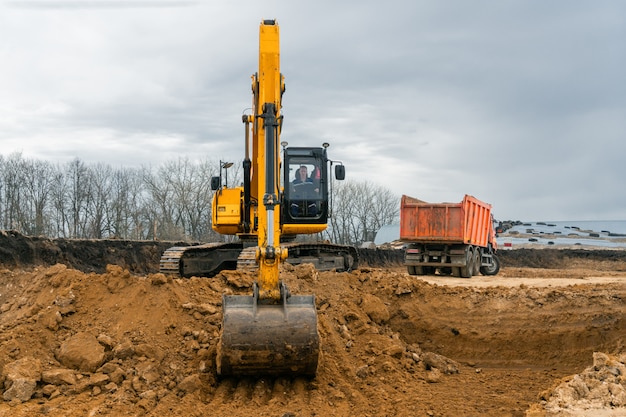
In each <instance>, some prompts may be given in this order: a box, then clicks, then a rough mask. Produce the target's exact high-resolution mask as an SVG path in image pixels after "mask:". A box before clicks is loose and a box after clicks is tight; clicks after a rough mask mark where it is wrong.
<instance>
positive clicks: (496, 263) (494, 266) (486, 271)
mask: <svg viewBox="0 0 626 417" xmlns="http://www.w3.org/2000/svg"><path fill="white" fill-rule="evenodd" d="M480 272H481V273H482V274H483V275H497V274H498V272H500V259H498V257H497V256H496V255H492V256H491V265H489V266H482V267H480Z"/></svg>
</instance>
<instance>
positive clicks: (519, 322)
mask: <svg viewBox="0 0 626 417" xmlns="http://www.w3.org/2000/svg"><path fill="white" fill-rule="evenodd" d="M2 239H4V241H3V242H2V243H3V244H4V243H6V245H5V246H3V249H2V251H0V252H1V253H2V256H3V258H2V260H1V261H2V263H3V264H4V265H5V269H0V396H1V398H0V416H33V415H42V416H44V415H45V416H69V417H75V416H76V417H77V416H86V415H87V416H96V415H112V416H118V415H129V416H140V415H145V416H165V417H169V416H204V415H218V416H221V415H224V416H226V415H228V416H250V415H258V416H291V417H295V416H297V417H304V416H348V415H359V416H459V415H464V416H524V415H528V416H532V417H536V416H543V415H549V416H557V415H558V416H566V415H577V416H578V415H603V414H597V413H600V412H607V413H609V412H610V413H612V414H606V415H623V414H626V408H624V407H625V405H624V403H623V402H622V399H623V398H622V394H621V393H622V392H623V389H624V386H626V383H625V380H624V378H625V375H626V372H625V371H624V360H623V359H624V349H625V348H624V340H625V339H626V330H625V329H626V303H625V302H624V300H625V299H626V260H624V257H623V256H620V255H612V256H611V257H609V258H605V257H602V256H600V255H597V257H591V258H588V257H587V258H586V257H585V256H579V255H578V254H577V253H572V254H566V253H565V252H562V253H554V252H546V255H545V258H543V259H542V257H541V251H537V250H535V251H532V252H528V253H527V254H526V257H527V258H528V260H529V262H528V263H530V264H532V265H533V266H538V267H540V268H528V267H526V266H524V261H523V259H524V255H523V253H522V252H517V253H515V254H513V252H516V251H510V252H511V254H508V252H507V254H506V255H504V254H503V264H504V265H505V266H504V267H503V269H502V271H501V273H500V274H499V275H498V276H497V277H480V276H478V277H474V278H472V279H470V280H460V279H454V278H451V277H443V276H435V277H424V278H423V279H421V278H419V277H415V276H409V275H407V274H406V272H405V269H404V268H402V267H398V266H396V265H397V258H396V256H397V252H394V253H392V254H391V255H389V254H388V253H382V252H378V251H377V250H373V249H372V250H370V251H374V252H371V253H369V254H367V253H366V254H365V258H364V259H369V261H366V262H365V264H369V265H372V264H376V263H377V262H378V263H379V264H380V265H379V266H378V267H372V266H365V267H362V268H361V269H360V270H357V271H352V272H344V273H336V272H318V271H316V270H315V269H313V268H312V267H311V266H310V265H301V266H298V267H296V268H294V267H291V266H289V265H286V266H285V268H284V270H283V271H282V273H281V276H282V278H283V280H284V281H285V282H286V283H287V285H288V286H289V288H290V290H291V292H292V293H294V294H315V296H316V307H317V311H318V329H319V332H320V336H321V345H322V353H321V358H320V365H319V369H318V374H317V376H316V378H314V379H306V378H260V379H258V378H257V379H252V378H241V379H235V378H225V379H218V378H217V377H216V374H215V351H216V345H217V340H218V336H219V330H220V326H221V319H222V317H221V302H222V295H223V294H245V295H249V294H250V293H251V285H252V282H253V280H254V276H253V275H251V273H248V272H236V271H226V272H223V273H220V274H218V275H217V276H215V277H213V278H210V279H207V278H191V279H172V278H171V277H168V276H165V275H163V274H159V273H156V266H157V265H158V258H159V256H160V246H159V245H161V243H158V242H157V243H154V242H138V243H137V242H123V241H89V242H85V246H84V248H83V249H81V243H80V241H73V242H71V243H68V245H70V246H71V249H67V248H69V247H70V246H65V248H66V249H67V250H66V249H60V248H61V247H63V245H64V244H65V243H63V242H61V243H60V242H59V241H50V240H46V239H35V238H24V237H21V236H19V235H17V236H15V237H14V238H10V236H9V235H7V234H5V235H4V236H3V237H0V240H2ZM110 242H118V243H115V244H113V246H109V245H108V244H109V243H110ZM163 245H166V244H163ZM169 245H171V243H170V244H169ZM169 245H168V247H169ZM46 248H47V249H46ZM124 248H126V249H124ZM362 253H365V252H362ZM611 253H616V252H615V251H611ZM29 254H30V255H29ZM50 254H56V255H54V256H52V255H50ZM594 256H595V255H594ZM368 257H369V258H368ZM507 258H508V259H509V260H510V263H509V265H508V266H507V264H506V263H507V261H506V259H507ZM59 259H61V260H59ZM115 259H118V260H119V262H113V261H114V260H115ZM54 260H57V261H59V262H62V263H58V264H52V265H51V266H50V263H51V262H52V261H54ZM557 261H558V262H557ZM29 262H30V263H29ZM104 262H109V265H106V264H105V263H104ZM68 264H69V265H72V267H69V266H68ZM38 265H39V266H38ZM74 265H75V266H74ZM382 265H386V266H385V267H383V266H382ZM556 265H558V267H559V268H560V269H554V266H556ZM551 266H553V267H552V268H550V267H551ZM73 268H76V269H73ZM78 269H81V270H78ZM146 271H147V272H146ZM459 282H460V283H462V284H460V283H459ZM592 360H593V363H592ZM590 364H592V366H591V367H590ZM572 375H574V376H572ZM559 384H561V385H559ZM620 390H622V391H620ZM590 409H591V410H592V412H593V413H595V414H584V413H585V412H586V411H585V410H587V411H588V410H590ZM577 412H579V413H582V414H572V413H577ZM620 412H621V413H622V414H620ZM566 413H570V414H566Z"/></svg>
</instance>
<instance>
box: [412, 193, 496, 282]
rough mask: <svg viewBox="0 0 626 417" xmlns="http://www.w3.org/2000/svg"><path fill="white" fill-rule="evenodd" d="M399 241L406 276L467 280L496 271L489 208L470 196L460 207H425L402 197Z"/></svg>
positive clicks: (491, 218)
mask: <svg viewBox="0 0 626 417" xmlns="http://www.w3.org/2000/svg"><path fill="white" fill-rule="evenodd" d="M400 240H401V241H402V242H404V244H405V245H404V247H405V256H404V262H405V265H406V267H407V271H408V273H409V274H410V275H432V274H435V273H436V272H439V274H442V275H453V276H457V277H463V278H471V277H472V276H473V275H478V274H479V273H481V274H483V275H496V274H497V273H498V271H499V270H500V261H499V259H498V257H497V256H496V251H497V243H496V233H495V230H494V227H493V216H492V213H491V205H490V204H487V203H485V202H482V201H480V200H478V199H477V198H475V197H473V196H470V195H465V197H464V198H463V201H461V202H460V203H427V202H425V201H422V200H418V199H417V198H413V197H409V196H406V195H403V196H402V200H401V204H400Z"/></svg>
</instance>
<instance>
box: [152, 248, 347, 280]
mask: <svg viewBox="0 0 626 417" xmlns="http://www.w3.org/2000/svg"><path fill="white" fill-rule="evenodd" d="M252 244H254V243H252ZM282 246H283V247H284V248H286V249H287V250H288V253H289V256H288V257H287V259H286V260H285V262H287V263H289V264H292V265H300V264H304V263H311V264H313V265H314V266H315V268H316V269H317V270H320V271H331V270H336V271H337V272H341V271H351V270H353V269H356V268H357V267H358V262H359V254H358V252H357V250H356V248H354V247H353V246H343V245H335V244H332V243H321V242H314V243H299V242H290V243H284V244H283V245H282ZM255 248H256V246H251V245H246V243H245V242H243V241H239V242H233V243H207V244H203V245H196V246H174V247H172V248H169V249H168V250H166V251H165V252H163V255H162V256H161V261H160V268H159V269H160V272H162V273H164V274H171V275H176V276H180V277H184V278H189V277H194V276H195V277H212V276H215V275H216V274H218V273H219V272H220V271H223V270H240V271H241V270H244V271H245V270H247V271H250V270H256V269H257V264H256V261H255Z"/></svg>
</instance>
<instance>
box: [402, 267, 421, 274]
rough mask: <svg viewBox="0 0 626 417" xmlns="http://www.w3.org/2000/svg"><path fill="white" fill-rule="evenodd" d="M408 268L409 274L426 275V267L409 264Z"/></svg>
mask: <svg viewBox="0 0 626 417" xmlns="http://www.w3.org/2000/svg"><path fill="white" fill-rule="evenodd" d="M406 270H407V272H408V273H409V275H424V267H422V266H415V265H407V266H406Z"/></svg>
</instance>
